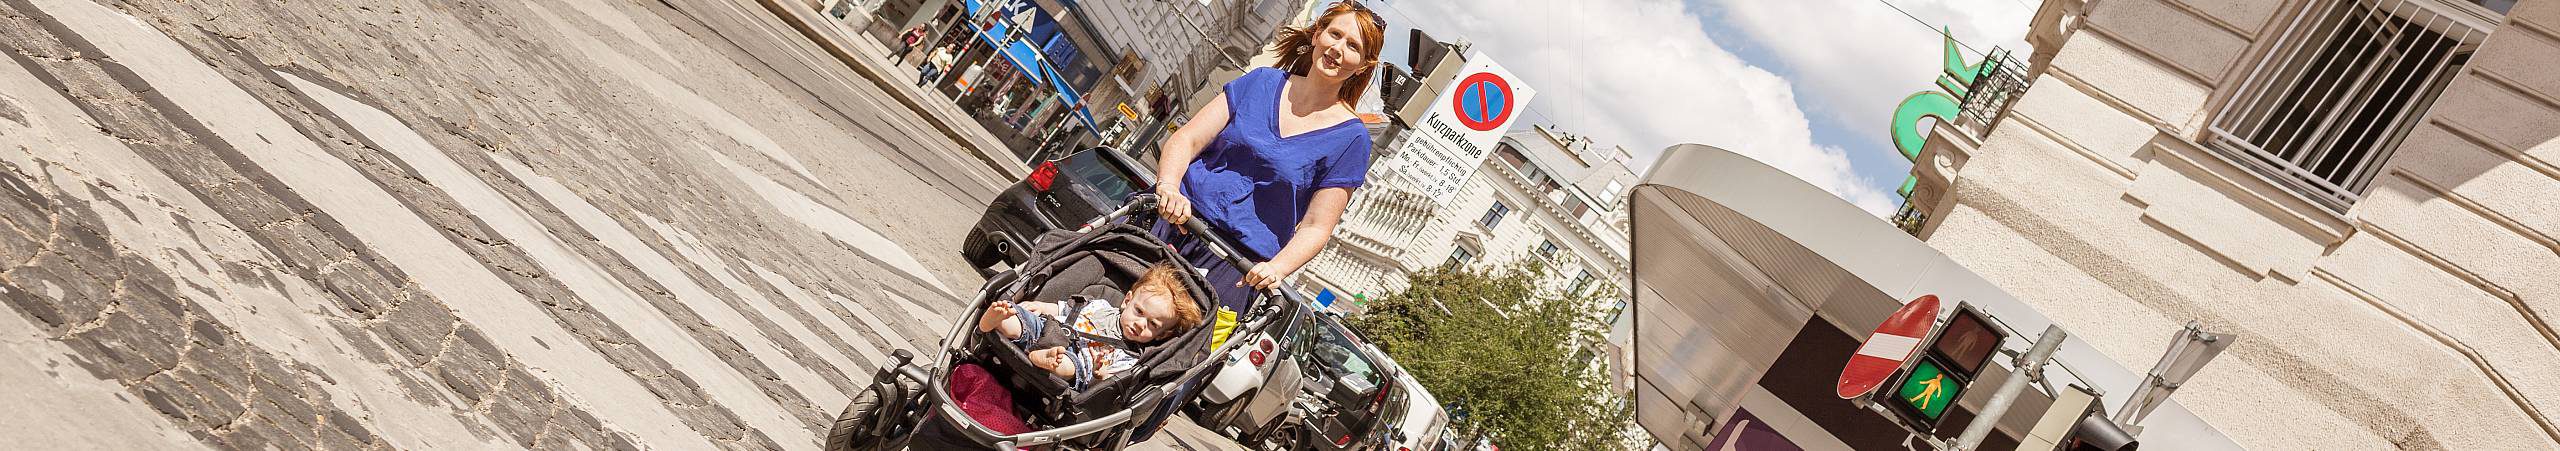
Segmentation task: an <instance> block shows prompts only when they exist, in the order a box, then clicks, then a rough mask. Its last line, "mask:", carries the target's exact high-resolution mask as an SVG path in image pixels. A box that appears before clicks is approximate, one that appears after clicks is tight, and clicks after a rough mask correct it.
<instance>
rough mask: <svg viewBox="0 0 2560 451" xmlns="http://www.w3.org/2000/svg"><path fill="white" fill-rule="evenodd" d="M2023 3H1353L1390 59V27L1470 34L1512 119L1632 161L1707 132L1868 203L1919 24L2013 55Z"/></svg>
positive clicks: (1914, 76)
mask: <svg viewBox="0 0 2560 451" xmlns="http://www.w3.org/2000/svg"><path fill="white" fill-rule="evenodd" d="M2037 1H2039V0H1368V1H1366V2H1365V3H1364V4H1366V5H1368V6H1370V7H1371V8H1372V9H1376V10H1378V11H1379V12H1380V14H1381V15H1382V16H1384V18H1385V19H1386V20H1387V22H1388V25H1389V27H1390V28H1392V29H1393V30H1391V31H1390V32H1389V33H1388V39H1387V44H1388V47H1387V49H1388V50H1387V54H1386V55H1382V58H1381V59H1384V60H1386V61H1389V62H1394V63H1397V64H1402V63H1403V61H1404V53H1405V52H1404V48H1405V46H1406V45H1407V44H1406V43H1405V42H1404V41H1405V39H1406V36H1407V34H1408V33H1407V32H1406V31H1405V30H1406V29H1409V28H1420V29H1422V30H1423V32H1424V33H1429V34H1431V35H1432V36H1433V37H1435V38H1438V39H1440V40H1443V41H1454V40H1459V39H1464V40H1466V41H1468V42H1472V43H1473V44H1474V51H1476V52H1481V53H1483V54H1485V55H1486V56H1488V57H1490V58H1492V59H1493V60H1494V61H1495V62H1497V63H1499V64H1501V65H1502V66H1503V67H1504V68H1507V69H1510V70H1511V71H1512V73H1513V74H1515V75H1517V76H1518V78H1520V79H1521V82H1523V83H1526V84H1528V85H1530V86H1532V87H1534V88H1535V89H1536V90H1537V91H1538V95H1537V96H1536V97H1535V98H1533V99H1531V100H1530V105H1529V109H1530V113H1529V114H1528V115H1527V119H1528V120H1529V122H1527V123H1515V125H1513V127H1514V128H1515V129H1518V128H1520V127H1525V126H1527V125H1530V124H1535V125H1551V126H1555V127H1558V128H1560V129H1561V130H1563V131H1566V132H1572V133H1577V134H1581V135H1585V136H1589V137H1592V138H1593V139H1596V140H1598V141H1599V142H1600V143H1601V144H1614V145H1622V146H1625V147H1626V148H1627V150H1628V151H1630V152H1631V153H1634V154H1635V155H1636V158H1637V165H1638V169H1637V171H1638V172H1640V173H1641V172H1642V171H1644V169H1642V168H1643V167H1646V166H1650V164H1651V162H1652V161H1653V159H1654V157H1655V156H1656V154H1659V153H1661V151H1662V149H1663V148H1665V147H1669V146H1671V145H1673V144H1679V143H1701V144H1707V145H1712V146H1716V147H1720V148H1724V149H1727V150H1731V151H1734V152H1736V153H1740V154H1743V155H1747V156H1750V157H1752V158H1755V159H1758V160H1760V161H1761V162H1763V163H1767V164H1769V165H1770V166H1773V167H1776V168H1778V169H1780V170H1784V171H1787V172H1788V173H1789V174H1793V175H1795V176H1796V177H1797V178H1801V179H1804V180H1805V181H1806V182H1809V183H1811V184H1813V185H1814V186H1816V187H1820V188H1822V189H1824V190H1826V191H1830V192H1832V193H1833V194H1837V195H1839V196H1840V197H1841V198H1842V199H1845V200H1848V201H1849V202H1850V203H1852V204H1855V205H1857V206H1858V207H1859V208H1862V209H1865V210H1867V211H1869V212H1872V213H1875V214H1877V215H1878V216H1884V215H1889V214H1891V213H1892V210H1893V209H1894V208H1895V207H1896V204H1897V203H1899V202H1900V198H1899V197H1898V196H1895V195H1894V193H1893V192H1894V189H1895V188H1897V187H1899V186H1900V185H1901V183H1902V180H1903V177H1904V175H1906V174H1908V173H1909V172H1910V168H1911V164H1910V162H1909V161H1906V160H1903V159H1902V156H1901V154H1900V153H1898V152H1896V151H1894V150H1893V146H1892V144H1891V139H1890V138H1888V137H1887V135H1886V132H1887V126H1888V123H1889V122H1890V119H1891V118H1892V113H1893V108H1894V106H1895V105H1896V104H1898V103H1899V102H1901V100H1902V99H1903V98H1904V97H1908V96H1910V95H1911V94H1912V93H1915V92H1920V91H1924V90H1931V89H1935V88H1934V87H1933V85H1932V83H1933V81H1934V80H1935V79H1936V77H1937V73H1938V72H1939V61H1940V60H1939V58H1940V57H1941V56H1940V48H1941V46H1942V45H1943V44H1942V41H1941V39H1940V38H1939V34H1938V32H1937V31H1935V28H1933V26H1945V27H1948V28H1949V29H1951V30H1952V34H1953V35H1954V36H1955V38H1956V39H1957V40H1958V41H1961V42H1964V43H1965V44H1966V45H1969V46H1971V47H1972V48H1974V49H1978V50H1981V51H1989V50H1991V49H1992V47H1994V46H1997V47H2002V48H2007V49H2011V50H2013V51H2015V52H2017V53H2018V54H2019V55H2025V54H2026V53H2028V50H2027V46H2026V43H2025V38H2024V37H2025V35H2026V32H2027V21H2028V19H2029V18H2030V17H2031V16H2033V15H2034V13H2035V8H2034V7H2033V6H2031V5H2033V4H2035V3H2036V2H2037ZM1897 7H1898V8H1899V9H1900V10H1899V11H1897V9H1896V8H1897ZM1903 11H1908V16H1906V15H1905V13H1904V12H1903ZM1924 22H1925V23H1926V25H1924V24H1923V23H1924ZM1966 58H1967V60H1968V61H1978V59H1979V55H1977V54H1972V53H1970V52H1969V53H1968V54H1967V55H1966ZM2021 59H2023V57H2022V58H2021Z"/></svg>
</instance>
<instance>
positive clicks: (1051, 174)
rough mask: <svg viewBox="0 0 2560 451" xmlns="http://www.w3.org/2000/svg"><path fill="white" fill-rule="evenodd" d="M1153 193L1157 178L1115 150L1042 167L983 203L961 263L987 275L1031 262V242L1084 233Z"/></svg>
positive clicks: (1045, 163) (1097, 150) (964, 244)
mask: <svg viewBox="0 0 2560 451" xmlns="http://www.w3.org/2000/svg"><path fill="white" fill-rule="evenodd" d="M1151 192H1155V172H1154V171H1152V170H1149V169H1148V168H1147V167H1145V166H1141V165H1139V164H1138V162H1137V160H1134V159H1131V158H1129V155H1128V154H1126V153H1122V152H1120V150H1119V149H1115V148H1110V147H1093V148H1087V149H1085V150H1081V151H1077V152H1075V153H1071V154H1067V156H1064V157H1059V158H1058V159H1055V160H1049V161H1042V162H1040V163H1039V164H1036V165H1032V169H1031V174H1030V175H1028V176H1025V177H1023V179H1022V181H1021V182H1016V183H1014V184H1013V186H1012V187H1008V188H1006V189H1005V190H1004V192H1002V193H998V194H996V198H995V199H994V200H991V201H989V202H988V203H987V211H986V213H985V214H982V215H980V216H979V217H978V224H977V226H975V227H971V228H970V229H969V235H968V237H967V238H965V239H963V240H962V241H961V243H960V257H961V258H962V259H964V261H967V262H969V265H970V266H971V267H973V268H976V269H977V270H978V272H979V273H981V274H991V273H993V269H992V268H994V267H995V266H996V265H998V264H1004V265H1014V264H1020V263H1022V261H1023V260H1024V259H1027V258H1030V255H1029V253H1028V252H1029V250H1030V249H1031V239H1032V238H1033V237H1038V236H1040V234H1042V233H1046V232H1048V231H1051V230H1067V229H1075V228H1078V227H1082V226H1084V225H1085V224H1086V223H1088V222H1091V221H1093V220H1094V218H1099V217H1102V214H1103V213H1107V212H1110V211H1111V209H1112V208H1115V207H1118V206H1120V204H1121V203H1123V202H1124V201H1126V200H1128V199H1129V196H1130V195H1132V194H1141V193H1151Z"/></svg>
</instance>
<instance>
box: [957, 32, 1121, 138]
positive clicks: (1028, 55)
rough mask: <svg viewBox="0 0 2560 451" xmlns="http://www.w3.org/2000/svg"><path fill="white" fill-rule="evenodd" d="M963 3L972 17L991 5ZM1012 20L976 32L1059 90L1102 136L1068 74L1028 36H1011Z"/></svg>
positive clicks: (1071, 110) (1086, 124)
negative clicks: (1063, 72) (1070, 82)
mask: <svg viewBox="0 0 2560 451" xmlns="http://www.w3.org/2000/svg"><path fill="white" fill-rule="evenodd" d="M963 5H965V6H967V7H968V14H969V15H971V16H972V17H974V16H976V15H977V14H978V11H979V10H980V9H982V8H985V7H988V6H989V5H987V4H986V3H985V2H981V1H979V0H967V1H966V2H964V3H963ZM1008 22H1010V21H1007V20H1003V19H1002V18H998V19H997V20H996V21H995V23H994V24H993V25H992V26H989V27H985V28H981V29H979V30H978V32H977V33H976V34H977V35H978V40H979V41H981V42H985V43H986V44H987V45H989V46H996V47H997V48H1001V49H1004V51H1002V52H997V53H998V54H1001V55H1004V58H1005V61H1006V62H1010V63H1013V67H1015V68H1019V69H1021V71H1020V72H1021V73H1022V76H1024V77H1027V78H1030V79H1031V80H1032V82H1034V83H1041V84H1046V85H1048V86H1049V88H1050V89H1051V90H1054V91H1057V92H1058V96H1059V97H1060V98H1061V102H1062V103H1063V104H1064V105H1065V106H1066V107H1067V108H1068V109H1067V111H1068V112H1069V114H1073V115H1075V117H1076V120H1078V121H1082V122H1084V132H1085V133H1086V134H1096V136H1100V135H1098V133H1100V131H1099V130H1098V129H1096V128H1095V127H1094V121H1093V112H1092V111H1091V109H1090V108H1086V105H1085V104H1084V96H1082V95H1081V94H1078V93H1077V92H1076V89H1075V87H1074V86H1072V85H1069V84H1068V83H1067V78H1066V76H1065V75H1062V74H1060V73H1058V69H1057V67H1056V66H1055V65H1052V64H1049V59H1048V58H1047V57H1046V56H1044V54H1043V53H1042V52H1041V51H1040V50H1041V49H1040V48H1039V47H1038V46H1035V45H1032V43H1031V42H1029V40H1028V39H1008V38H1011V37H1013V34H1014V32H1015V31H1017V30H1016V29H1015V27H1013V26H1012V25H1011V24H1009V23H1008Z"/></svg>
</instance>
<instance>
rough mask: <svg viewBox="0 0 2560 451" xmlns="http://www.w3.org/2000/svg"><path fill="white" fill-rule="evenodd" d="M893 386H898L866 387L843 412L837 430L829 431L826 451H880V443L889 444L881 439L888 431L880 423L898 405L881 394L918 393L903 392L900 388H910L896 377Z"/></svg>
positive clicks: (839, 416)
mask: <svg viewBox="0 0 2560 451" xmlns="http://www.w3.org/2000/svg"><path fill="white" fill-rule="evenodd" d="M890 383H891V384H897V385H898V386H896V387H893V386H891V385H889V384H872V385H871V387H870V388H866V389H864V390H862V391H861V392H859V393H855V394H854V395H853V402H852V403H851V404H849V405H846V406H845V407H844V413H842V414H837V415H836V424H835V427H834V428H832V429H830V430H828V431H827V445H826V448H825V449H826V451H870V450H875V449H880V444H881V443H882V442H885V441H886V440H885V439H886V437H881V436H880V433H881V432H884V431H886V430H887V429H886V428H883V427H882V426H886V425H884V424H881V422H882V421H884V420H889V419H888V418H887V417H889V416H890V415H887V413H888V410H889V408H890V406H891V405H893V404H898V403H893V402H890V400H889V399H887V397H884V396H881V392H883V391H890V390H895V391H898V392H901V393H899V395H900V396H904V395H906V394H910V393H914V392H915V391H914V390H900V389H901V388H907V387H905V386H907V385H911V384H907V383H905V381H903V380H895V379H894V378H893V381H892V382H890ZM892 421H893V420H892Z"/></svg>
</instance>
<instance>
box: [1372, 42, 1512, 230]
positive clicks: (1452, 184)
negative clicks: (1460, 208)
mask: <svg viewBox="0 0 2560 451" xmlns="http://www.w3.org/2000/svg"><path fill="white" fill-rule="evenodd" d="M1455 80H1457V82H1456V83H1450V84H1449V86H1448V87H1447V88H1446V89H1444V90H1442V91H1441V92H1440V97H1439V101H1438V102H1435V104H1433V105H1432V106H1431V109H1430V110H1429V112H1427V113H1425V114H1424V116H1423V117H1422V122H1419V123H1417V124H1416V125H1415V127H1414V129H1415V130H1414V131H1416V132H1419V133H1415V134H1414V135H1413V138H1412V139H1410V140H1407V141H1406V144H1405V147H1404V148H1403V149H1401V150H1398V151H1396V153H1395V156H1394V157H1392V158H1393V159H1394V160H1395V161H1394V162H1392V163H1391V164H1388V165H1385V166H1386V167H1389V168H1393V170H1394V171H1396V172H1397V173H1398V174H1399V175H1401V176H1402V177H1403V178H1404V179H1405V180H1409V181H1411V182H1412V183H1413V186H1414V188H1415V191H1417V192H1420V193H1422V194H1423V195H1427V196H1430V197H1431V199H1432V200H1433V201H1435V202H1439V203H1447V202H1448V201H1449V196H1453V195H1456V194H1457V193H1458V189H1459V188H1462V187H1465V186H1466V181H1467V177H1468V176H1471V175H1474V173H1475V170H1476V168H1477V167H1479V166H1483V165H1484V161H1485V158H1487V157H1489V156H1492V155H1493V146H1494V142H1495V141H1496V140H1499V139H1501V138H1502V133H1503V131H1504V130H1508V129H1510V128H1511V124H1512V123H1513V122H1515V121H1517V120H1519V118H1520V116H1522V115H1521V114H1517V113H1518V112H1519V111H1520V109H1522V108H1528V106H1529V98H1531V97H1534V96H1536V95H1537V91H1536V90H1533V89H1529V85H1527V84H1524V83H1521V82H1520V79H1519V77H1515V76H1512V75H1511V71H1509V70H1504V69H1503V68H1502V66H1500V65H1497V64H1494V63H1493V58H1490V57H1486V56H1485V55H1484V54H1483V53H1477V54H1475V55H1473V56H1471V57H1469V58H1467V65H1466V66H1465V68H1464V69H1461V70H1459V71H1458V73H1457V74H1456V78H1455Z"/></svg>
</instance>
